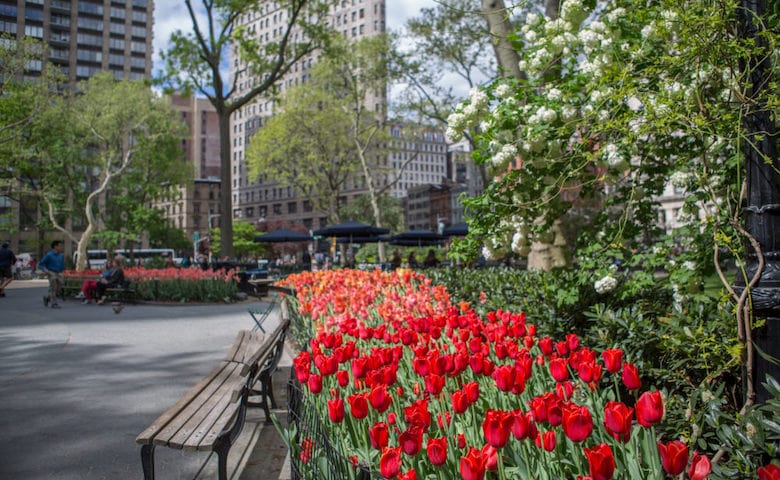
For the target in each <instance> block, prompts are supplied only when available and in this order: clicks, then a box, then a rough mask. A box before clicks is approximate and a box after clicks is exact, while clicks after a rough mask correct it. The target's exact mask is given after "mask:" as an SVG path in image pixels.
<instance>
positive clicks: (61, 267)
mask: <svg viewBox="0 0 780 480" xmlns="http://www.w3.org/2000/svg"><path fill="white" fill-rule="evenodd" d="M38 268H39V269H40V270H41V271H42V272H43V273H44V274H46V276H47V277H48V278H49V294H48V295H46V296H45V297H43V305H44V306H46V307H48V306H49V303H50V302H51V308H60V304H59V303H57V294H58V293H59V292H60V290H62V285H63V274H62V272H63V271H65V256H64V255H63V254H62V241H60V240H55V241H53V242H51V250H50V251H49V253H47V254H46V255H44V256H43V258H42V259H41V261H40V262H38Z"/></svg>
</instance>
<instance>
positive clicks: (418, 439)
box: [398, 425, 423, 457]
mask: <svg viewBox="0 0 780 480" xmlns="http://www.w3.org/2000/svg"><path fill="white" fill-rule="evenodd" d="M422 441H423V431H422V429H421V428H420V427H418V426H416V425H412V426H411V427H409V428H408V429H406V430H404V431H403V432H401V435H399V436H398V443H399V444H400V445H401V449H402V450H403V451H404V453H405V454H407V455H409V456H410V457H411V456H414V455H417V454H418V453H419V452H420V450H421V449H422Z"/></svg>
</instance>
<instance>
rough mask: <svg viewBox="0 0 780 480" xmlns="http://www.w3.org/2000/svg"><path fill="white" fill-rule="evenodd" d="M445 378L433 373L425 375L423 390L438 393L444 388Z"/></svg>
mask: <svg viewBox="0 0 780 480" xmlns="http://www.w3.org/2000/svg"><path fill="white" fill-rule="evenodd" d="M446 380H447V379H446V378H445V377H443V376H441V375H436V374H434V373H432V374H430V375H428V376H427V377H425V391H426V392H428V393H430V394H431V395H438V394H439V393H441V391H442V389H444V384H445V382H446Z"/></svg>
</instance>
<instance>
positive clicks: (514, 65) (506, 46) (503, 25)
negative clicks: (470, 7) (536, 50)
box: [482, 0, 525, 78]
mask: <svg viewBox="0 0 780 480" xmlns="http://www.w3.org/2000/svg"><path fill="white" fill-rule="evenodd" d="M482 16H483V17H485V21H486V22H487V25H488V31H490V40H491V43H492V44H493V51H494V53H495V55H496V61H497V62H498V68H499V70H500V72H501V74H502V75H503V76H505V77H515V78H525V73H523V72H522V71H521V70H520V65H519V64H520V55H518V54H517V51H516V50H515V49H514V47H513V46H512V42H510V41H509V35H510V34H511V33H512V31H513V28H512V23H511V22H510V20H509V15H508V13H507V10H506V6H504V0H482Z"/></svg>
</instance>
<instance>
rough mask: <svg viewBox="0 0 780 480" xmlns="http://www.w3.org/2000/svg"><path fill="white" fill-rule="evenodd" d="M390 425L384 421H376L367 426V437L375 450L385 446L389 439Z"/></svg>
mask: <svg viewBox="0 0 780 480" xmlns="http://www.w3.org/2000/svg"><path fill="white" fill-rule="evenodd" d="M389 434H390V427H388V425H387V424H386V423H385V422H377V423H375V424H373V425H372V426H370V427H368V438H369V440H371V446H372V447H374V448H376V449H377V450H382V449H383V448H385V447H386V446H387V444H388V441H389Z"/></svg>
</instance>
